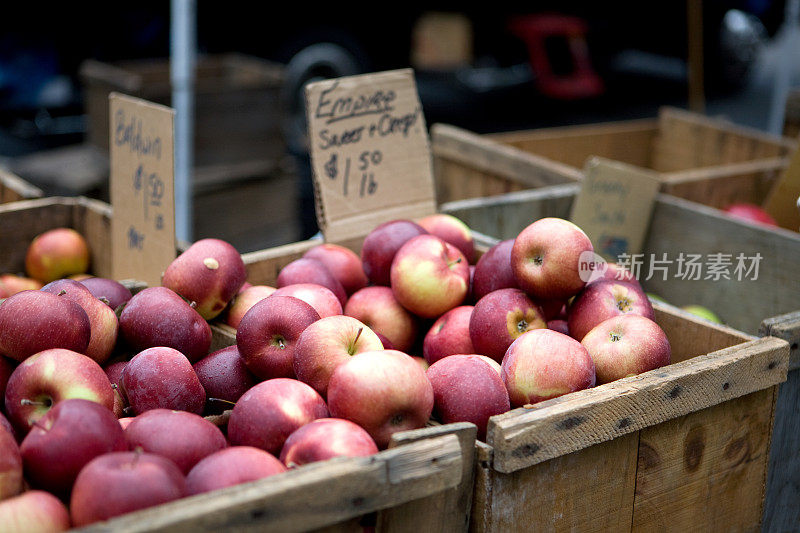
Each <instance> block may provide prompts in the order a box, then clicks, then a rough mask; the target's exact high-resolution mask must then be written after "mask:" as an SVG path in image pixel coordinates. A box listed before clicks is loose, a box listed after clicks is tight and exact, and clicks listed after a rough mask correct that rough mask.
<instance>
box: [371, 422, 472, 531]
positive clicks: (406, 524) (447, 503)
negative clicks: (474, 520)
mask: <svg viewBox="0 0 800 533" xmlns="http://www.w3.org/2000/svg"><path fill="white" fill-rule="evenodd" d="M477 432H478V428H477V427H476V426H475V424H469V423H464V422H462V423H456V424H446V425H441V426H434V427H429V428H424V429H418V430H413V431H403V432H400V433H395V434H394V435H392V440H391V442H390V443H389V448H395V447H398V446H406V445H408V444H411V443H413V442H418V441H420V440H423V439H430V438H432V437H433V436H436V435H451V434H452V435H456V436H457V437H458V441H459V445H460V446H461V454H462V457H463V464H462V468H463V470H462V475H461V482H460V483H459V484H458V485H456V486H455V487H453V488H452V489H448V490H446V491H442V492H440V493H437V494H434V495H431V496H427V497H425V498H421V499H417V500H413V501H410V502H408V503H405V504H402V505H398V506H396V507H391V508H389V509H385V510H383V511H381V512H380V513H379V514H378V524H377V531H378V532H387V533H389V532H400V531H410V532H416V531H466V530H467V527H468V525H469V516H470V508H471V506H472V489H473V476H474V474H475V471H474V457H475V438H476V436H477Z"/></svg>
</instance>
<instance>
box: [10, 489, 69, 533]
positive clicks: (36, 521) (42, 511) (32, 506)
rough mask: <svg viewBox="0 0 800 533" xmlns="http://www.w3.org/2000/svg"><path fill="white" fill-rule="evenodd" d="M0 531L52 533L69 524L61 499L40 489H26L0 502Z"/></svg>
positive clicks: (65, 529) (64, 528) (63, 529)
mask: <svg viewBox="0 0 800 533" xmlns="http://www.w3.org/2000/svg"><path fill="white" fill-rule="evenodd" d="M0 524H2V526H3V533H54V532H56V531H67V530H68V529H69V527H70V520H69V511H67V508H66V506H65V505H64V504H63V503H61V500H59V499H58V498H56V497H55V496H53V495H52V494H50V493H49V492H45V491H43V490H29V491H28V492H24V493H22V494H20V495H19V496H15V497H13V498H9V499H8V500H4V501H2V502H0Z"/></svg>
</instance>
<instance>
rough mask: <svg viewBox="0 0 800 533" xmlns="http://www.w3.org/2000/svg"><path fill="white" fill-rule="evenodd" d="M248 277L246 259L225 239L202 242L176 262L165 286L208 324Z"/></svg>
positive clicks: (169, 268)
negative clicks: (188, 303)
mask: <svg viewBox="0 0 800 533" xmlns="http://www.w3.org/2000/svg"><path fill="white" fill-rule="evenodd" d="M246 277H247V271H246V270H245V266H244V261H243V260H242V256H241V255H240V254H239V252H238V251H236V248H234V247H233V246H232V245H231V244H230V243H228V242H226V241H223V240H221V239H200V240H199V241H197V242H195V243H194V244H192V245H191V246H189V248H187V249H186V251H184V252H183V253H182V254H181V255H179V256H178V257H176V258H175V260H173V261H172V262H171V263H170V264H169V266H167V269H166V270H165V271H164V275H163V276H162V278H161V285H162V286H163V287H167V288H168V289H172V290H173V291H175V293H177V294H179V295H181V296H183V297H184V298H186V299H187V300H189V301H190V302H195V304H196V307H195V309H196V311H197V312H198V313H200V316H202V317H203V318H205V319H206V320H211V319H213V318H215V317H216V316H217V315H219V314H220V313H221V312H222V311H223V310H224V309H225V307H226V306H227V305H228V303H229V302H230V301H231V300H233V297H234V296H236V293H237V292H239V289H240V288H241V286H242V284H243V283H244V281H245V278H246Z"/></svg>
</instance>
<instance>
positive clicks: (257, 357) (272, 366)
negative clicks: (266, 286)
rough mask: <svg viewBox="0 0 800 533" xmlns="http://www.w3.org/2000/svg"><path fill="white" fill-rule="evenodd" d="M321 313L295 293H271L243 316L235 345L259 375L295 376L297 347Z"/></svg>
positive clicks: (268, 377)
mask: <svg viewBox="0 0 800 533" xmlns="http://www.w3.org/2000/svg"><path fill="white" fill-rule="evenodd" d="M319 318H320V317H319V313H317V312H316V311H315V310H314V308H313V307H311V306H310V305H308V304H307V303H306V302H304V301H303V300H300V299H299V298H295V297H294V296H270V297H269V298H265V299H264V300H261V301H260V302H258V303H256V304H255V305H254V306H253V307H251V308H250V310H249V311H248V312H247V313H246V314H245V315H244V317H243V318H242V321H241V322H240V323H239V328H238V329H237V330H236V344H237V346H238V347H239V353H240V354H241V356H242V359H243V360H244V363H245V365H247V368H248V369H249V370H250V372H252V373H253V374H254V375H255V376H256V377H258V378H261V379H271V378H278V377H294V368H293V366H292V364H293V361H294V349H295V344H296V343H297V339H298V338H299V337H300V334H301V333H302V332H303V330H304V329H306V328H307V327H308V326H309V325H311V324H312V323H314V322H316V321H317V320H319Z"/></svg>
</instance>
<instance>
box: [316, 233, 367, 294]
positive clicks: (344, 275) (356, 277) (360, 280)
mask: <svg viewBox="0 0 800 533" xmlns="http://www.w3.org/2000/svg"><path fill="white" fill-rule="evenodd" d="M303 257H308V258H311V259H316V260H318V261H321V262H322V263H323V264H324V265H325V266H326V267H328V270H330V271H331V274H333V276H334V277H335V278H336V279H338V280H339V282H340V283H341V284H342V287H344V291H345V292H346V293H347V294H348V296H349V295H351V294H353V293H354V292H356V291H357V290H359V289H361V288H363V287H366V285H367V275H366V274H365V273H364V267H363V266H362V265H361V257H359V255H358V254H357V253H355V252H354V251H353V250H351V249H349V248H345V247H344V246H341V245H339V244H333V243H325V244H320V245H317V246H315V247H313V248H311V249H310V250H309V251H307V252H306V253H305V254H303Z"/></svg>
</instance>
